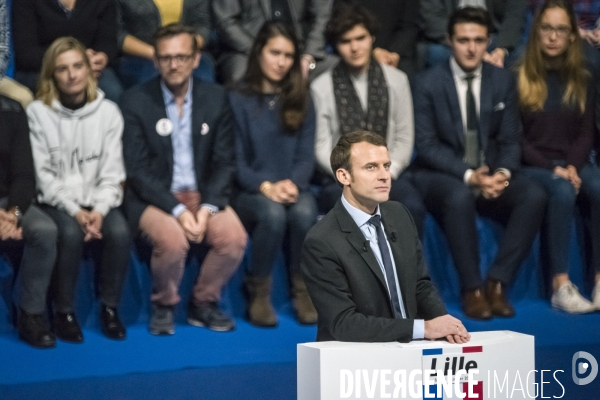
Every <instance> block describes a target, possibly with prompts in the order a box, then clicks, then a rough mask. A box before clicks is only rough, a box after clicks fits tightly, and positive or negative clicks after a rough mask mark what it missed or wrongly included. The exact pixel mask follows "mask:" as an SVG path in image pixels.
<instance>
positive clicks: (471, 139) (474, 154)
mask: <svg viewBox="0 0 600 400" xmlns="http://www.w3.org/2000/svg"><path fill="white" fill-rule="evenodd" d="M474 78H475V75H472V74H469V75H467V76H466V77H465V80H466V81H467V129H466V134H465V161H466V162H467V164H469V165H471V166H473V167H475V168H477V167H479V164H480V163H479V129H478V125H479V123H478V118H477V107H476V105H475V96H473V90H472V87H471V86H472V85H471V84H472V83H473V79H474Z"/></svg>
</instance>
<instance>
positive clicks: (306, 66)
mask: <svg viewBox="0 0 600 400" xmlns="http://www.w3.org/2000/svg"><path fill="white" fill-rule="evenodd" d="M313 63H315V58H314V57H313V56H311V55H310V54H302V57H301V58H300V70H301V71H302V77H303V78H304V79H308V73H309V72H310V65H311V64H313Z"/></svg>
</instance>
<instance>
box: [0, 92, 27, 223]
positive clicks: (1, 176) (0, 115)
mask: <svg viewBox="0 0 600 400" xmlns="http://www.w3.org/2000/svg"><path fill="white" fill-rule="evenodd" d="M34 196H35V172H34V169H33V156H32V154H31V143H30V142H29V126H28V125H27V116H26V115H25V111H23V107H21V104H19V103H18V102H16V101H14V100H13V99H9V98H8V97H5V96H1V95H0V199H1V198H4V197H8V204H7V207H6V208H7V209H9V208H11V207H14V206H18V207H19V208H20V209H21V212H23V213H25V211H27V208H28V207H29V205H30V204H31V201H32V200H33V198H34Z"/></svg>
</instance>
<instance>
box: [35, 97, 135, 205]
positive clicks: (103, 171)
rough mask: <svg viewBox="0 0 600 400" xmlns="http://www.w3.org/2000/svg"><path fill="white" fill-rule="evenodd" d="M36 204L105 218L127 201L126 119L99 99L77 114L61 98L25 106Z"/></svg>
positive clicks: (38, 101) (111, 105) (115, 108)
mask: <svg viewBox="0 0 600 400" xmlns="http://www.w3.org/2000/svg"><path fill="white" fill-rule="evenodd" d="M27 116H28V119H29V130H30V138H31V148H32V152H33V162H34V165H35V175H36V183H37V191H38V196H37V198H38V201H39V202H40V203H45V204H49V205H52V206H54V207H57V208H58V209H60V210H64V211H66V212H67V213H68V214H69V215H71V216H75V214H77V212H78V211H79V210H80V209H81V207H91V208H93V209H94V210H95V211H98V212H99V213H100V214H102V215H103V216H105V215H106V214H107V213H108V212H109V211H110V209H111V208H114V207H117V206H119V205H120V204H121V202H122V201H123V189H122V186H121V183H122V182H124V181H125V167H124V165H123V149H122V143H121V136H122V135H123V116H122V115H121V112H120V111H119V108H118V107H117V106H116V105H115V104H114V103H113V102H111V101H109V100H105V99H104V93H103V92H102V91H101V90H98V97H97V98H96V100H94V101H92V102H91V103H87V104H86V105H85V106H83V107H82V108H80V109H78V110H70V109H68V108H66V107H64V106H63V105H62V104H61V103H60V102H59V101H58V100H54V101H53V102H52V107H48V106H47V105H45V104H44V103H43V102H42V101H40V100H36V101H34V102H33V103H31V104H30V105H29V107H27Z"/></svg>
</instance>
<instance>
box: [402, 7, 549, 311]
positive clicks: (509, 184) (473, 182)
mask: <svg viewBox="0 0 600 400" xmlns="http://www.w3.org/2000/svg"><path fill="white" fill-rule="evenodd" d="M489 24H490V19H489V15H488V13H486V12H485V11H484V10H483V9H481V8H473V7H467V8H463V9H460V10H458V11H456V12H455V13H454V14H453V16H452V17H451V19H450V23H449V25H448V40H449V42H450V44H451V47H452V57H451V59H450V60H449V61H448V62H446V63H444V64H441V65H439V66H437V67H434V68H432V69H430V70H428V71H425V72H424V73H422V74H421V75H419V76H417V79H416V82H415V86H414V90H413V97H414V109H415V143H416V153H417V158H416V160H415V164H416V166H417V168H418V169H417V171H415V172H414V175H413V177H414V182H413V183H414V184H415V186H416V188H417V189H418V190H419V191H420V193H421V195H422V196H423V198H424V199H425V204H426V206H427V209H428V211H429V212H431V213H432V214H433V216H434V217H435V218H436V220H437V221H438V222H439V223H440V224H441V226H442V229H443V230H444V232H445V234H446V237H447V239H448V245H449V247H450V252H451V253H452V257H453V258H454V263H455V264H456V267H457V269H458V272H459V275H460V279H461V284H462V289H463V293H462V303H463V310H464V312H465V314H466V315H467V316H469V317H471V318H477V319H488V318H491V317H492V315H496V316H504V317H509V316H513V315H514V309H513V307H512V306H511V305H510V303H509V302H508V300H507V299H506V293H505V292H506V285H508V284H509V282H511V280H512V278H513V277H514V275H515V272H516V270H517V268H518V267H519V264H520V263H521V261H523V259H524V258H525V257H526V256H527V254H528V253H529V249H530V246H531V243H532V242H533V239H534V237H535V235H536V232H537V230H538V228H539V225H540V223H541V220H542V215H543V212H544V207H545V195H544V193H543V191H542V190H541V189H540V188H539V187H538V186H536V185H535V184H534V183H533V182H531V181H529V180H527V179H526V178H524V177H521V176H519V175H518V168H519V160H520V148H519V141H518V140H519V139H518V138H519V130H520V124H519V120H518V119H519V116H518V110H517V99H516V91H515V85H514V79H513V76H512V75H511V73H510V72H509V71H507V70H505V69H501V68H497V67H494V66H492V65H491V64H489V63H485V62H483V61H482V60H483V56H484V54H485V51H486V46H487V43H488V40H489V31H488V27H489ZM476 211H478V212H480V213H481V214H482V215H484V216H488V217H491V218H493V219H495V220H497V221H498V222H500V223H502V224H503V225H504V226H505V228H506V229H505V232H504V235H503V236H502V238H501V240H500V243H499V246H498V253H497V255H496V258H495V260H494V262H493V263H492V265H491V267H490V269H489V271H488V281H487V284H486V288H485V289H486V290H485V292H486V293H484V292H483V291H482V286H483V282H482V279H481V273H480V270H479V247H478V243H477V229H476V226H475V219H476ZM485 295H487V298H486V296H485Z"/></svg>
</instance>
